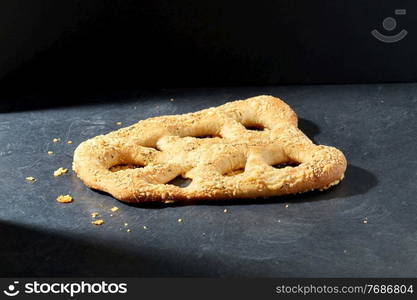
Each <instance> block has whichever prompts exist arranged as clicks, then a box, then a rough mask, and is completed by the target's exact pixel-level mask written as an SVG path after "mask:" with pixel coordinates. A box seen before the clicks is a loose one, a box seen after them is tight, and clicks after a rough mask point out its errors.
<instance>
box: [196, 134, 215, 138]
mask: <svg viewBox="0 0 417 300" xmlns="http://www.w3.org/2000/svg"><path fill="white" fill-rule="evenodd" d="M220 137H221V136H219V135H215V134H206V135H199V136H195V138H197V139H212V138H220Z"/></svg>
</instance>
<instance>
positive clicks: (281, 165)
mask: <svg viewBox="0 0 417 300" xmlns="http://www.w3.org/2000/svg"><path fill="white" fill-rule="evenodd" d="M299 165H300V163H298V162H295V161H288V162H283V163H279V164H276V165H272V167H273V168H275V169H283V168H285V167H292V168H295V167H298V166H299Z"/></svg>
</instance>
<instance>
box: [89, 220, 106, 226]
mask: <svg viewBox="0 0 417 300" xmlns="http://www.w3.org/2000/svg"><path fill="white" fill-rule="evenodd" d="M91 224H93V225H97V226H100V225H103V224H104V221H103V220H101V219H100V220H95V221H92V222H91Z"/></svg>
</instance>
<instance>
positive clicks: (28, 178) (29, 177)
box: [25, 176, 36, 181]
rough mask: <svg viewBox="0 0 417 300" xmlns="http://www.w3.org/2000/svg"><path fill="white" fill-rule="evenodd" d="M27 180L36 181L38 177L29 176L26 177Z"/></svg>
mask: <svg viewBox="0 0 417 300" xmlns="http://www.w3.org/2000/svg"><path fill="white" fill-rule="evenodd" d="M25 179H26V180H27V181H36V178H35V177H32V176H28V177H26V178H25Z"/></svg>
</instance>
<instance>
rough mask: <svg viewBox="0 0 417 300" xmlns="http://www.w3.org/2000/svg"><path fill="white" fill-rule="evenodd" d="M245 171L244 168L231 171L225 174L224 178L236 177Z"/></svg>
mask: <svg viewBox="0 0 417 300" xmlns="http://www.w3.org/2000/svg"><path fill="white" fill-rule="evenodd" d="M244 171H245V169H244V168H240V169H236V170H231V171H229V172H227V173H224V174H223V176H229V177H230V176H236V175H239V174H242V173H243V172H244Z"/></svg>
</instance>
